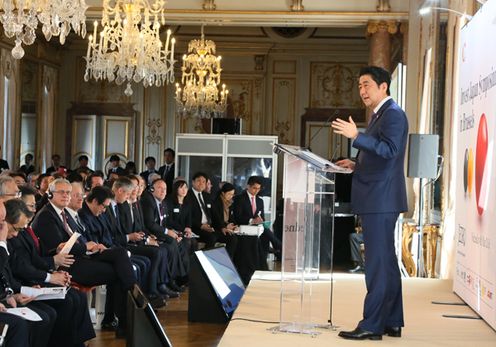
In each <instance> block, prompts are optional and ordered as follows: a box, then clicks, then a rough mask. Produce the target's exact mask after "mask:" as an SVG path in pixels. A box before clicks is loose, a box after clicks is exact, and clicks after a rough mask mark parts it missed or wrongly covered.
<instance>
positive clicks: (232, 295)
mask: <svg viewBox="0 0 496 347" xmlns="http://www.w3.org/2000/svg"><path fill="white" fill-rule="evenodd" d="M244 291H245V287H244V285H243V282H242V281H241V278H240V277H239V274H238V271H237V270H236V267H235V266H234V264H233V263H232V261H231V258H229V255H228V254H227V252H226V249H225V247H218V248H213V249H209V250H205V251H197V252H195V253H194V254H193V256H192V259H191V266H190V273H189V297H188V320H189V321H190V322H204V323H226V322H227V321H229V319H231V317H232V315H233V313H234V311H235V310H236V308H237V307H238V304H239V302H240V300H241V297H242V296H243V294H244Z"/></svg>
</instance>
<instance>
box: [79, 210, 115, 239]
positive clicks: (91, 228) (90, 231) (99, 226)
mask: <svg viewBox="0 0 496 347" xmlns="http://www.w3.org/2000/svg"><path fill="white" fill-rule="evenodd" d="M78 215H79V219H80V221H81V223H82V224H83V226H84V227H85V229H86V230H85V235H86V238H87V239H88V241H93V242H96V243H101V244H103V245H104V246H105V247H107V248H110V247H112V244H113V241H112V236H111V234H110V231H109V230H108V226H107V221H106V220H105V219H104V218H102V216H98V217H97V216H95V215H93V213H92V212H91V211H90V209H89V207H88V205H87V204H86V202H83V207H81V209H79V211H78Z"/></svg>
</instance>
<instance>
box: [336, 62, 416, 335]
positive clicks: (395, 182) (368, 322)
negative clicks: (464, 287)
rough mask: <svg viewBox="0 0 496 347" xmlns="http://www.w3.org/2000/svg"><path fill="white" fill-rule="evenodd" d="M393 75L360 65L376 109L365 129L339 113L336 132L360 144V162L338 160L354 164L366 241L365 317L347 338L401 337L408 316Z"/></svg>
mask: <svg viewBox="0 0 496 347" xmlns="http://www.w3.org/2000/svg"><path fill="white" fill-rule="evenodd" d="M390 84H391V75H390V74H389V72H387V71H386V70H384V69H382V68H379V67H374V66H370V67H366V68H363V69H362V70H361V71H360V79H359V83H358V87H359V91H360V97H361V98H362V101H363V102H364V104H365V105H366V106H367V107H368V108H369V109H371V110H372V111H373V114H372V116H371V118H370V121H369V125H368V127H367V129H366V130H365V132H364V133H359V132H358V130H357V127H356V125H355V123H354V122H353V119H352V118H351V117H349V121H344V120H341V119H337V120H335V121H333V122H332V127H333V128H334V131H335V132H336V133H337V134H340V135H344V136H345V137H347V138H349V139H352V140H353V147H355V148H357V149H358V150H359V152H358V155H357V158H356V162H353V161H351V160H349V159H345V160H341V161H339V162H337V164H338V165H340V166H342V167H347V168H350V169H352V170H354V174H353V184H352V191H351V204H352V209H353V211H354V212H355V213H356V214H358V215H360V217H361V220H362V229H363V239H364V245H365V260H366V266H365V282H366V285H367V296H366V297H365V303H364V310H363V319H362V321H360V322H359V323H358V326H357V327H356V329H355V330H353V331H341V332H340V333H339V336H341V337H343V338H346V339H357V340H364V339H371V340H380V339H382V335H383V334H387V335H389V336H394V337H400V336H401V328H402V327H403V325H404V322H403V302H402V294H401V275H400V271H399V268H398V262H397V259H396V254H395V248H394V228H395V224H396V220H397V218H398V215H399V213H400V212H403V211H406V210H407V209H408V205H407V199H406V186H405V174H404V169H403V167H404V158H405V148H406V143H407V137H408V121H407V118H406V115H405V112H404V111H403V110H402V109H401V108H400V107H399V106H398V105H397V104H396V103H395V102H394V101H393V100H392V99H391V97H390V96H389V95H390V92H389V86H390Z"/></svg>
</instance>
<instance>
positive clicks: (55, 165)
mask: <svg viewBox="0 0 496 347" xmlns="http://www.w3.org/2000/svg"><path fill="white" fill-rule="evenodd" d="M59 169H63V170H67V168H66V167H65V166H63V165H61V164H60V155H58V154H54V155H52V166H50V167H49V168H48V169H47V170H46V174H48V175H51V174H53V173H54V172H58V171H59Z"/></svg>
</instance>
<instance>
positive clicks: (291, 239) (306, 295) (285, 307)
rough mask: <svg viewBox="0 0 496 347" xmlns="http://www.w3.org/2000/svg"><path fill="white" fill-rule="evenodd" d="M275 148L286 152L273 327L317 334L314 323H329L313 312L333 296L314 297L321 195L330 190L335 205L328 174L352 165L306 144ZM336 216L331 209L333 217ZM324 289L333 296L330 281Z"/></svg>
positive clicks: (324, 305)
mask: <svg viewBox="0 0 496 347" xmlns="http://www.w3.org/2000/svg"><path fill="white" fill-rule="evenodd" d="M274 151H275V152H276V153H283V154H284V178H283V198H284V224H283V228H284V229H283V246H282V248H283V249H282V262H281V295H280V305H281V306H280V323H279V326H277V327H275V328H274V330H276V331H283V332H292V333H302V334H316V331H315V330H314V329H315V328H316V327H324V326H329V322H328V320H327V319H325V318H323V317H325V315H322V314H319V315H318V316H319V318H316V315H315V312H318V311H320V312H322V310H323V308H324V307H326V308H328V307H329V305H330V304H331V303H330V299H329V301H327V302H322V301H321V300H319V301H318V302H317V300H313V301H312V292H313V291H312V282H314V281H316V280H319V262H320V227H321V217H322V216H323V215H324V214H322V216H321V207H322V200H323V198H324V196H325V195H328V194H330V195H332V196H331V197H330V198H331V199H332V203H331V206H332V209H333V207H334V180H333V179H332V177H333V175H328V173H334V172H340V173H349V170H347V169H343V168H340V167H338V166H336V165H334V164H332V163H331V162H329V161H327V160H326V159H323V158H321V157H319V156H318V155H316V154H314V153H312V152H310V151H309V150H307V149H304V148H300V147H296V146H289V145H281V144H275V145H274ZM329 177H331V178H329ZM326 216H327V214H326ZM333 216H334V212H333V211H331V214H330V218H333ZM332 225H333V223H332ZM329 232H331V231H330V230H329ZM326 288H328V290H327V298H330V286H329V287H326ZM319 294H320V298H322V297H323V296H322V294H321V293H319ZM324 297H325V295H324Z"/></svg>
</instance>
